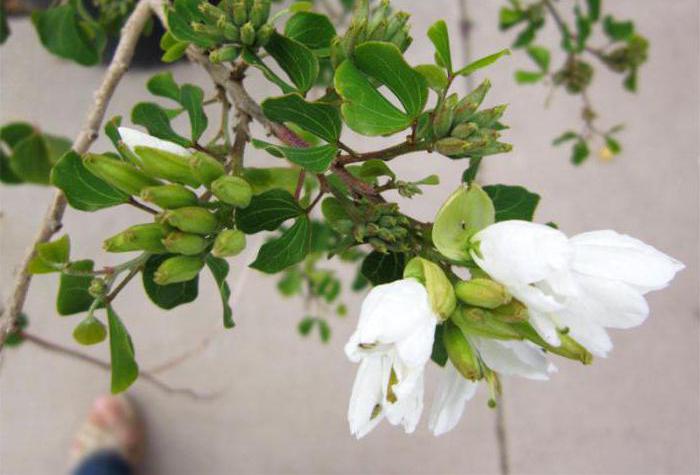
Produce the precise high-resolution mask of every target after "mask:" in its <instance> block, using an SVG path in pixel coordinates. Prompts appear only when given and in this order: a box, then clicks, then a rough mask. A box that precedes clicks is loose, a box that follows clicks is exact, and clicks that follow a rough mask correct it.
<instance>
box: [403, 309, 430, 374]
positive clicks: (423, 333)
mask: <svg viewBox="0 0 700 475" xmlns="http://www.w3.org/2000/svg"><path fill="white" fill-rule="evenodd" d="M436 325H437V319H436V318H434V317H432V318H430V319H428V320H426V321H425V322H424V323H423V324H422V325H420V326H419V327H418V328H416V329H415V330H414V331H413V333H412V334H411V335H409V336H408V337H406V338H404V339H403V340H400V341H399V342H397V343H396V351H397V353H398V356H399V358H400V359H401V361H402V362H403V364H405V365H408V366H413V367H423V366H424V365H425V363H427V362H428V360H429V359H430V355H431V353H432V351H433V340H434V339H435V326H436Z"/></svg>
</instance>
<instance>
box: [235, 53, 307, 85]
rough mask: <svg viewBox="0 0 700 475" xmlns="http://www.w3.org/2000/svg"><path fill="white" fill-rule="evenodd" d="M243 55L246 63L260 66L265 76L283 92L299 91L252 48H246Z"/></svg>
mask: <svg viewBox="0 0 700 475" xmlns="http://www.w3.org/2000/svg"><path fill="white" fill-rule="evenodd" d="M241 57H242V58H243V60H244V61H245V62H246V63H248V64H251V65H253V66H255V67H256V68H258V69H259V70H260V71H261V72H262V73H263V76H265V78H267V80H268V81H270V82H272V83H273V84H275V85H277V87H279V88H280V89H281V90H282V93H283V94H290V93H292V92H297V91H296V89H294V87H292V86H291V85H289V84H287V82H286V81H284V79H282V78H281V77H279V76H278V75H277V74H276V73H275V72H274V71H273V70H272V69H270V68H269V67H268V65H267V64H265V63H264V62H263V61H262V60H261V59H260V58H259V57H258V56H257V55H256V54H254V53H252V52H251V51H250V50H248V49H244V50H243V52H242V53H241Z"/></svg>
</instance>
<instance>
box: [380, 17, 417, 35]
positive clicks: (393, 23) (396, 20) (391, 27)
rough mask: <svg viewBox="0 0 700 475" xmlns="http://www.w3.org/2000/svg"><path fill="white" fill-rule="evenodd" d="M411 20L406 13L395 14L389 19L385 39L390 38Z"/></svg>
mask: <svg viewBox="0 0 700 475" xmlns="http://www.w3.org/2000/svg"><path fill="white" fill-rule="evenodd" d="M409 18H411V15H409V14H408V13H406V12H396V14H394V15H393V16H392V17H391V18H390V19H389V24H388V25H387V28H386V35H385V38H392V37H393V36H394V35H396V33H398V32H399V30H401V29H402V28H404V27H405V26H406V24H408V20H409Z"/></svg>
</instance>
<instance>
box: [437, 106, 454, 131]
mask: <svg viewBox="0 0 700 475" xmlns="http://www.w3.org/2000/svg"><path fill="white" fill-rule="evenodd" d="M453 118H454V112H453V111H452V108H451V107H449V105H448V104H447V101H443V103H442V104H441V105H440V107H439V108H438V110H437V111H436V112H435V117H434V118H433V132H434V133H435V136H436V137H444V136H445V135H447V134H448V133H450V129H451V128H452V120H453Z"/></svg>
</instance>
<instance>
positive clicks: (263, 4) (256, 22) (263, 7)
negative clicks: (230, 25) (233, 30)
mask: <svg viewBox="0 0 700 475" xmlns="http://www.w3.org/2000/svg"><path fill="white" fill-rule="evenodd" d="M270 3H271V2H270V0H255V3H253V8H252V9H251V10H250V22H251V23H252V24H253V26H254V27H255V28H260V27H261V26H262V25H263V24H265V22H267V19H268V17H269V16H270Z"/></svg>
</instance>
